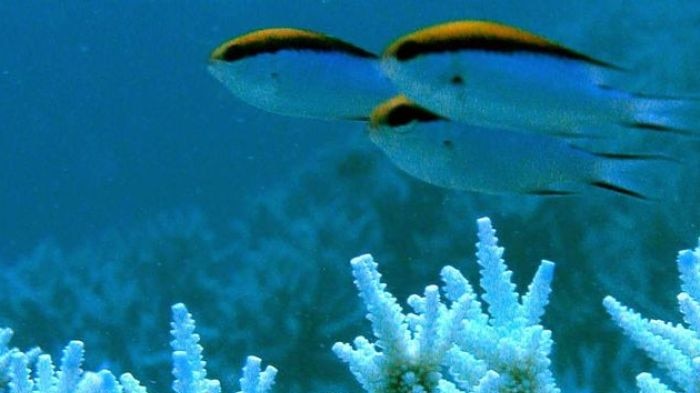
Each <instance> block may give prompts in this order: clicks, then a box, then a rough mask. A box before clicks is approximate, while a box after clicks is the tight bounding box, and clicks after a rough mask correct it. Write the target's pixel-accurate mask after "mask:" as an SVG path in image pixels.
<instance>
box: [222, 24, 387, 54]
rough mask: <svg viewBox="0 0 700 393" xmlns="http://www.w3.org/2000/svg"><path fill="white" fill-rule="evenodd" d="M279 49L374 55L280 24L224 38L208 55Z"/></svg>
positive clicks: (326, 37)
mask: <svg viewBox="0 0 700 393" xmlns="http://www.w3.org/2000/svg"><path fill="white" fill-rule="evenodd" d="M281 50H311V51H318V52H343V53H346V54H350V55H353V56H356V57H363V58H376V57H377V56H376V55H375V54H373V53H371V52H368V51H366V50H364V49H362V48H359V47H357V46H355V45H353V44H350V43H348V42H345V41H342V40H339V39H337V38H334V37H330V36H327V35H325V34H322V33H317V32H315V31H310V30H302V29H294V28H288V27H281V28H270V29H262V30H256V31H252V32H250V33H247V34H244V35H242V36H239V37H236V38H234V39H231V40H229V41H226V42H224V43H223V44H221V45H219V47H218V48H216V49H215V50H214V51H213V52H212V54H211V56H210V58H211V59H212V60H223V61H236V60H241V59H245V58H248V57H252V56H256V55H259V54H263V53H275V52H278V51H281Z"/></svg>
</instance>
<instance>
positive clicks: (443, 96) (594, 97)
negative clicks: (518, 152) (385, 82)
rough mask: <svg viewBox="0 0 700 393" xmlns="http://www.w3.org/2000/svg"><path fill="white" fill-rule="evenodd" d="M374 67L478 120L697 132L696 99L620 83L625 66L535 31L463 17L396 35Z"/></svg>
mask: <svg viewBox="0 0 700 393" xmlns="http://www.w3.org/2000/svg"><path fill="white" fill-rule="evenodd" d="M381 63H382V68H383V70H384V71H385V73H386V74H387V76H388V77H389V78H390V79H391V80H392V81H393V82H394V83H395V84H396V86H397V88H398V90H399V91H401V93H402V94H405V95H406V96H407V97H408V98H409V99H411V100H413V101H414V102H416V103H418V104H419V105H421V106H423V107H425V108H426V109H428V110H430V111H433V112H435V113H439V114H441V115H444V116H446V117H448V118H450V119H453V120H457V121H462V122H466V123H469V124H473V125H477V126H483V127H497V128H509V129H514V130H519V131H523V132H534V133H541V134H548V135H555V136H557V135H564V136H566V135H579V136H580V135H584V136H596V137H599V136H607V135H610V134H614V135H620V134H623V135H624V134H625V133H629V130H630V129H634V130H641V131H645V132H653V133H665V134H671V135H676V134H680V135H687V136H693V137H695V136H698V135H699V134H698V127H697V126H694V123H695V124H697V123H698V120H700V110H698V109H699V108H698V99H697V98H694V97H685V98H681V97H661V96H652V95H646V94H639V93H634V92H627V91H624V90H621V89H618V88H615V87H613V86H611V84H610V82H609V81H610V78H611V76H614V75H615V74H620V73H627V72H629V71H627V70H625V69H624V68H622V67H619V66H617V65H615V64H612V63H610V62H607V61H603V60H599V59H596V58H594V57H592V56H589V55H586V54H584V53H582V52H579V51H576V50H573V49H569V48H567V47H565V46H563V45H560V44H558V43H556V42H553V41H551V40H549V39H547V38H544V37H542V36H539V35H536V34H534V33H531V32H528V31H525V30H522V29H519V28H516V27H513V26H509V25H505V24H501V23H497V22H491V21H481V20H461V21H453V22H447V23H443V24H438V25H435V26H430V27H427V28H424V29H421V30H418V31H415V32H413V33H410V34H407V35H405V36H403V37H400V38H398V39H396V40H395V41H394V42H393V43H391V44H390V45H389V46H388V47H387V48H386V50H385V51H384V53H383V54H382V60H381Z"/></svg>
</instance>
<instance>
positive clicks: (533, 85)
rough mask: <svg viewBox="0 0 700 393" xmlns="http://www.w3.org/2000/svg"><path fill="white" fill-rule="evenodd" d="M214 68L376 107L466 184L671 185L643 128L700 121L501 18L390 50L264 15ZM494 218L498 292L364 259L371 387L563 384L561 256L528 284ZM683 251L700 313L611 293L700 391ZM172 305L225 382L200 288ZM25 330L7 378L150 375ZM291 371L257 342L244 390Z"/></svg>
mask: <svg viewBox="0 0 700 393" xmlns="http://www.w3.org/2000/svg"><path fill="white" fill-rule="evenodd" d="M209 70H210V72H211V73H212V74H213V75H214V76H215V77H216V78H217V79H218V80H219V81H221V82H222V83H223V84H224V85H225V86H226V87H227V88H228V89H230V90H231V91H232V92H233V93H234V94H235V95H236V96H237V97H239V98H240V99H241V100H243V101H245V102H247V103H249V104H251V105H254V106H256V107H258V108H261V109H263V110H266V111H269V112H274V113H278V114H283V115H289V116H300V117H310V118H321V119H329V120H350V121H364V122H367V124H368V129H369V131H368V134H369V137H370V139H371V140H372V142H374V143H375V144H376V145H377V146H378V147H379V148H380V149H381V150H382V151H383V152H384V153H385V154H386V155H387V156H388V158H389V159H390V160H391V161H393V162H394V163H395V164H396V166H398V167H399V168H401V169H402V170H403V171H405V172H407V173H409V174H410V175H412V176H414V177H416V178H418V179H421V180H423V181H426V182H428V183H432V184H435V185H437V186H441V187H446V188H451V189H459V190H469V191H476V192H485V193H522V194H535V195H555V196H556V195H569V194H576V193H581V192H587V191H593V190H595V189H603V190H605V191H609V192H613V193H616V194H620V195H622V196H624V197H630V198H635V199H653V198H659V197H660V196H662V195H663V193H660V191H659V190H660V189H663V188H664V187H662V184H663V182H664V176H667V175H668V171H669V170H673V169H674V166H673V165H674V164H676V162H674V160H671V159H669V158H667V157H665V156H664V155H663V154H660V153H659V152H657V151H656V150H655V147H654V146H635V145H634V144H631V143H626V142H628V141H630V140H633V139H634V136H635V134H636V133H652V134H659V135H663V136H664V137H668V138H673V139H674V140H675V139H676V138H678V139H679V140H683V138H695V137H697V134H696V132H695V131H694V130H692V128H691V127H690V126H689V124H688V123H689V120H690V115H691V114H692V112H693V110H694V109H695V108H693V103H692V102H691V101H688V100H685V99H682V98H672V97H653V96H649V95H642V94H636V93H632V92H627V91H624V90H622V89H618V88H615V87H614V86H612V85H611V84H610V83H609V81H608V79H609V78H610V76H611V75H613V74H615V73H623V72H627V71H626V70H624V69H623V68H621V67H619V66H617V65H614V64H612V63H610V62H607V61H602V60H599V59H596V58H594V57H591V56H588V55H586V54H583V53H580V52H578V51H575V50H571V49H568V48H566V47H564V46H561V45H559V44H556V43H553V42H552V41H549V40H547V39H545V38H542V37H540V36H538V35H535V34H532V33H529V32H526V31H523V30H520V29H517V28H514V27H510V26H506V25H502V24H498V23H492V22H484V21H460V22H451V23H445V24H441V25H437V26H433V27H428V28H425V29H422V30H418V31H416V32H414V33H411V34H408V35H406V36H404V37H401V38H399V39H397V40H396V41H394V42H393V43H392V44H391V45H389V46H388V48H387V49H386V50H385V52H384V53H383V54H382V55H381V56H376V55H374V54H373V53H370V52H368V51H366V50H364V49H362V48H360V47H357V46H355V45H352V44H349V43H347V42H344V41H341V40H339V39H337V38H333V37H329V36H327V35H324V34H321V33H316V32H312V31H307V30H299V29H292V28H275V29H265V30H259V31H255V32H251V33H248V34H245V35H242V36H240V37H238V38H234V39H232V40H230V41H227V42H225V43H224V44H222V45H221V46H219V47H218V48H217V49H216V50H214V52H213V53H212V55H211V60H210V64H209ZM477 224H478V225H477V226H478V238H479V242H478V243H477V254H476V255H477V263H478V264H479V266H480V275H481V279H480V283H479V284H480V287H481V289H482V295H477V292H476V291H475V290H474V288H473V287H472V285H471V284H470V283H469V281H467V279H466V278H465V277H464V276H463V275H462V274H461V273H460V271H459V270H457V269H455V268H453V267H451V266H446V267H444V268H443V269H442V271H441V273H440V277H441V279H442V282H443V285H442V286H441V287H438V286H436V285H429V286H427V287H426V288H425V291H424V293H423V295H412V296H410V297H409V298H408V302H407V303H408V305H409V306H410V307H411V309H412V311H411V312H408V313H407V312H405V311H404V309H403V308H402V306H401V305H400V304H399V302H398V301H397V299H396V298H395V297H394V296H393V295H392V294H391V293H389V292H388V291H387V290H386V284H384V283H383V282H382V281H381V275H380V274H379V272H378V270H377V268H378V265H377V263H376V262H375V261H374V260H373V259H372V257H371V256H369V255H363V256H360V257H357V258H355V259H353V260H352V261H351V265H352V272H353V276H354V278H355V284H356V286H357V288H358V290H359V293H360V297H361V298H362V300H363V301H364V303H365V305H366V307H367V318H368V319H369V321H370V322H371V325H372V331H373V334H374V336H375V339H374V341H372V340H370V339H367V338H365V337H363V336H360V337H357V338H356V339H355V340H354V341H353V342H352V344H346V343H340V342H339V343H336V344H335V345H334V346H333V351H334V352H335V353H336V354H337V356H338V357H339V358H340V359H341V360H342V361H344V362H346V363H347V364H348V365H349V368H350V371H351V372H352V373H353V374H354V375H355V377H356V379H357V380H358V382H359V383H360V385H361V386H362V388H363V389H364V390H366V391H367V392H368V393H393V392H397V393H398V392H403V393H436V392H441V393H462V392H475V393H491V392H524V393H527V392H543V393H544V392H547V393H558V392H559V388H558V387H557V385H556V383H555V381H554V376H553V375H552V372H551V371H550V360H549V355H550V351H551V348H552V339H551V332H550V331H549V330H547V329H545V328H544V327H543V326H542V325H541V323H540V322H541V317H542V316H543V314H544V311H545V307H546V305H547V303H548V299H549V294H550V283H551V281H552V278H553V273H554V263H552V262H549V261H543V262H542V263H541V265H540V267H539V269H538V270H537V271H536V273H535V275H534V278H533V279H532V283H531V284H530V286H529V287H528V289H527V291H526V293H525V294H524V295H520V294H519V293H518V292H517V291H516V288H515V285H514V284H513V282H512V280H511V276H512V272H511V271H510V270H508V268H507V266H506V265H505V262H504V261H503V259H502V254H503V248H501V247H499V246H498V244H497V241H498V239H497V238H496V236H495V231H494V230H493V228H492V226H491V222H490V220H489V219H488V218H482V219H480V220H478V221H477ZM678 268H679V271H680V278H681V280H682V282H683V284H682V290H683V292H682V293H681V294H680V295H679V296H678V301H679V304H680V310H681V312H682V313H683V318H684V320H685V322H686V324H687V326H688V327H684V326H682V325H672V324H669V323H665V322H662V321H654V320H652V321H650V320H648V319H645V318H642V317H641V316H640V315H639V314H637V313H635V312H634V311H632V310H630V309H628V308H627V307H625V306H623V305H622V304H621V303H620V302H618V301H617V300H615V299H614V298H612V297H607V298H605V300H604V302H603V303H604V306H605V307H606V309H607V310H608V312H609V313H610V314H611V316H612V318H613V319H614V320H615V321H616V323H617V324H619V325H620V326H621V328H622V329H623V330H624V331H625V333H626V334H627V335H628V336H629V337H630V338H631V339H632V340H633V341H634V342H635V343H636V344H637V345H638V346H640V347H642V348H643V349H644V350H645V351H646V352H647V353H648V354H649V356H650V357H651V358H652V359H654V360H655V361H656V362H657V363H658V364H659V366H660V367H661V368H663V369H665V370H666V371H667V372H668V380H667V382H668V383H672V384H674V385H675V386H676V388H677V389H679V390H680V391H684V392H696V391H697V389H698V386H700V336H699V335H698V334H699V333H698V329H699V328H700V247H699V248H697V249H695V250H694V251H692V250H688V251H683V252H682V253H681V254H680V256H679V258H678ZM319 301H322V300H319ZM172 312H173V322H172V324H171V326H172V330H171V333H172V336H173V340H172V342H171V346H172V349H173V352H172V360H173V375H174V377H175V381H174V383H173V389H174V390H175V392H177V393H220V392H221V385H220V383H219V381H218V380H216V379H209V378H207V377H208V376H207V373H206V368H205V362H204V360H203V356H202V351H203V349H202V347H201V346H200V345H199V335H198V334H196V333H195V332H194V330H195V324H194V320H193V319H192V316H191V315H190V314H189V313H188V311H187V309H186V308H185V306H184V305H183V304H176V305H175V306H173V308H172ZM239 328H244V327H239ZM252 328H254V327H252ZM11 335H12V331H11V330H10V329H5V330H2V331H0V380H2V381H9V385H8V388H7V391H9V392H11V393H34V392H37V393H73V392H79V393H88V392H90V393H92V392H104V393H122V392H124V393H145V392H146V389H145V387H143V386H142V385H141V384H140V383H139V382H138V381H137V380H136V379H135V378H134V376H132V375H131V374H129V373H126V374H123V375H122V376H121V377H119V378H116V377H115V376H114V375H113V374H112V373H111V372H110V371H108V370H102V371H99V372H84V371H83V370H82V369H81V363H82V359H83V353H84V352H83V344H82V343H81V342H80V341H72V342H70V343H69V344H68V346H67V347H66V349H65V350H64V352H63V356H62V360H61V362H60V365H59V366H58V369H57V370H56V369H55V368H54V363H53V361H52V359H51V357H50V356H49V355H48V354H42V353H41V352H40V351H39V350H31V351H26V352H22V351H20V350H18V349H16V348H10V347H9V346H8V342H9V340H10V338H11ZM302 356H303V355H302ZM276 373H277V370H276V369H274V368H273V367H271V366H268V367H267V368H265V369H262V368H261V361H260V359H258V358H256V357H253V356H251V357H249V358H248V359H247V362H246V365H245V367H244V368H243V375H242V377H241V379H240V386H241V387H240V389H241V392H243V393H266V392H269V391H270V390H271V389H272V386H273V384H274V380H275V375H276ZM309 377H313V376H309ZM637 384H638V386H639V388H640V390H641V391H642V392H645V393H651V392H664V393H666V392H671V390H670V388H669V387H668V386H667V385H666V384H664V383H662V382H661V380H659V379H657V378H656V377H653V376H652V375H651V374H648V373H642V374H640V375H639V376H638V378H637Z"/></svg>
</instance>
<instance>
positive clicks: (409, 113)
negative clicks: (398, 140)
mask: <svg viewBox="0 0 700 393" xmlns="http://www.w3.org/2000/svg"><path fill="white" fill-rule="evenodd" d="M441 119H442V120H444V118H443V117H442V116H440V115H437V114H435V113H433V112H430V111H429V110H427V109H425V108H422V107H421V106H419V105H417V104H415V103H413V102H412V101H410V100H409V99H408V98H406V96H404V95H397V96H395V97H393V98H391V99H389V100H387V101H384V102H383V103H381V104H379V105H378V106H377V107H376V108H375V109H374V111H372V114H371V115H370V120H369V132H370V137H373V136H377V137H378V136H382V135H401V134H408V133H410V132H411V131H412V130H413V129H414V127H415V126H416V125H417V124H418V123H423V122H430V121H435V120H441Z"/></svg>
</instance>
